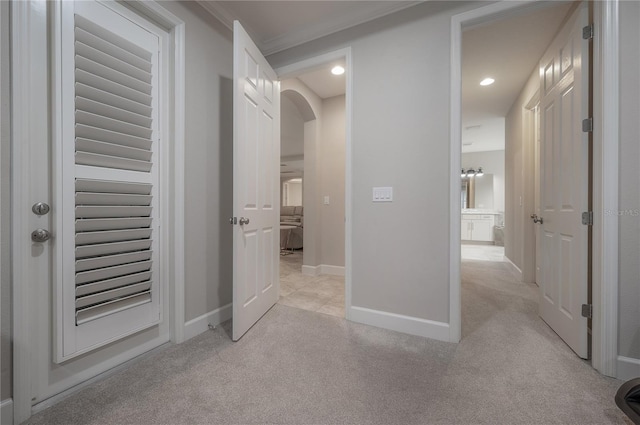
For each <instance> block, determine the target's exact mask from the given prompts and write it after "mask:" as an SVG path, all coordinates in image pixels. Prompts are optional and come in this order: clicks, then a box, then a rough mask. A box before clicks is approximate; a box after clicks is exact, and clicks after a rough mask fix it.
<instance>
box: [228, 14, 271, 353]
mask: <svg viewBox="0 0 640 425" xmlns="http://www.w3.org/2000/svg"><path fill="white" fill-rule="evenodd" d="M233 34H234V36H233V48H234V50H233V54H234V62H233V80H234V102H233V104H234V106H233V108H234V110H233V205H234V221H235V220H237V223H234V233H233V252H234V256H233V340H234V341H237V340H238V339H240V338H241V337H242V335H244V334H245V333H246V332H247V331H248V330H249V328H251V326H253V324H254V323H256V322H257V321H258V320H259V319H260V317H262V315H264V314H265V313H266V312H267V311H268V310H269V309H270V308H271V307H272V306H273V305H274V304H275V303H276V302H277V301H278V296H279V292H280V282H279V270H278V267H279V261H280V256H279V254H278V252H279V243H280V230H279V226H280V224H279V223H280V220H279V215H280V177H279V176H280V167H279V164H280V162H279V161H280V83H279V81H277V79H276V74H275V72H274V71H273V69H271V67H270V66H269V64H268V63H267V61H266V59H265V58H264V57H263V55H262V54H261V53H260V50H258V48H257V47H256V45H255V44H254V43H253V41H251V38H250V37H249V35H248V34H247V33H246V31H245V30H244V28H242V25H240V23H239V22H238V21H235V22H234V26H233Z"/></svg>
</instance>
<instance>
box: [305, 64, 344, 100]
mask: <svg viewBox="0 0 640 425" xmlns="http://www.w3.org/2000/svg"><path fill="white" fill-rule="evenodd" d="M336 65H340V66H342V67H345V66H346V65H345V63H344V60H338V61H335V62H331V63H327V64H326V65H324V66H322V67H320V68H318V69H315V70H313V71H310V72H307V73H305V74H302V75H299V76H298V79H299V80H300V81H302V82H303V83H305V84H306V85H307V87H309V88H310V89H311V90H313V91H314V92H315V94H317V95H318V96H319V97H320V98H322V99H327V98H329V97H333V96H338V95H341V94H344V93H345V87H346V85H345V83H346V77H345V76H346V73H345V74H342V75H333V74H332V73H331V69H332V68H333V67H334V66H336Z"/></svg>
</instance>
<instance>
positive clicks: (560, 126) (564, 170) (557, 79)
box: [538, 4, 589, 358]
mask: <svg viewBox="0 0 640 425" xmlns="http://www.w3.org/2000/svg"><path fill="white" fill-rule="evenodd" d="M587 19H588V16H587V7H586V4H582V5H581V6H580V7H579V8H578V9H577V10H576V12H574V14H573V16H572V17H571V19H570V20H569V21H568V23H567V24H566V25H565V27H564V28H563V29H562V30H561V32H560V33H559V34H558V36H557V37H556V38H555V39H554V41H553V42H552V43H551V45H550V46H549V49H548V50H547V52H546V53H545V54H544V56H543V57H542V59H541V61H540V99H541V102H540V125H541V127H540V131H541V134H540V136H541V151H540V158H541V161H540V164H541V169H540V179H541V180H540V191H541V193H540V195H541V200H540V202H541V216H542V218H543V220H544V222H543V224H542V230H541V244H542V258H541V261H542V264H541V278H540V280H539V282H538V284H539V286H540V317H542V319H543V320H544V321H545V322H547V323H548V324H549V326H551V328H553V330H554V331H555V332H556V333H557V334H558V335H559V336H560V337H561V338H562V339H563V340H564V341H565V342H566V343H567V344H568V345H569V346H570V347H571V348H572V349H573V350H574V351H575V352H576V353H577V354H578V355H579V356H580V357H582V358H587V356H588V346H587V345H588V338H587V319H586V318H584V317H582V315H581V307H582V304H586V303H587V270H588V261H587V260H588V257H587V256H588V251H587V249H588V226H585V225H583V224H582V219H581V215H582V213H583V212H584V211H587V209H588V172H589V166H588V164H589V159H588V155H589V150H588V137H587V133H583V132H582V119H583V118H586V117H587V113H588V108H587V105H588V104H587V101H588V41H585V40H583V39H582V28H583V26H585V25H587V22H588V20H587Z"/></svg>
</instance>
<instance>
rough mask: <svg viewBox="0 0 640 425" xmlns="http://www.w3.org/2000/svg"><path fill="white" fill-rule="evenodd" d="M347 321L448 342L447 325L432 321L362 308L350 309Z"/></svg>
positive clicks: (448, 331)
mask: <svg viewBox="0 0 640 425" xmlns="http://www.w3.org/2000/svg"><path fill="white" fill-rule="evenodd" d="M349 320H351V321H353V322H358V323H363V324H365V325H370V326H376V327H378V328H384V329H389V330H392V331H396V332H402V333H406V334H409V335H417V336H421V337H425V338H431V339H437V340H439V341H449V338H450V334H451V330H450V329H449V324H448V323H444V322H435V321H433V320H427V319H420V318H418V317H411V316H404V315H402V314H395V313H389V312H386V311H380V310H372V309H369V308H364V307H351V314H350V319H349Z"/></svg>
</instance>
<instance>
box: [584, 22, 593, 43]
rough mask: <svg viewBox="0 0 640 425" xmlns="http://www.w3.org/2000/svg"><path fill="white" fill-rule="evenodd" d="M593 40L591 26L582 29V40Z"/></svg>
mask: <svg viewBox="0 0 640 425" xmlns="http://www.w3.org/2000/svg"><path fill="white" fill-rule="evenodd" d="M592 38H593V24H589V25H587V26H586V27H582V39H583V40H591V39H592Z"/></svg>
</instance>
